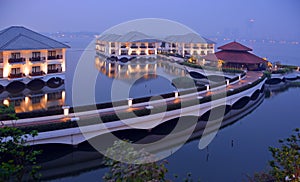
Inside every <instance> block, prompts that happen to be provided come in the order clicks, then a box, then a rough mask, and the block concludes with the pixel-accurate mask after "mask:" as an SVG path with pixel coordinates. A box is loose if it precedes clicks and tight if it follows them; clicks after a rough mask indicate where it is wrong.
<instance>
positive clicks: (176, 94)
mask: <svg viewBox="0 0 300 182" xmlns="http://www.w3.org/2000/svg"><path fill="white" fill-rule="evenodd" d="M174 97H175V99H177V98H178V97H179V93H178V91H174Z"/></svg>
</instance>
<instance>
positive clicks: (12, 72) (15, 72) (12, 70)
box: [11, 68, 21, 74]
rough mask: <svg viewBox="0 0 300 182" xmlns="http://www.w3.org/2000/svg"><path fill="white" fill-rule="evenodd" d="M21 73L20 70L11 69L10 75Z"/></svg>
mask: <svg viewBox="0 0 300 182" xmlns="http://www.w3.org/2000/svg"><path fill="white" fill-rule="evenodd" d="M19 73H21V69H20V68H12V69H11V74H19Z"/></svg>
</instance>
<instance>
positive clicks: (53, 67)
mask: <svg viewBox="0 0 300 182" xmlns="http://www.w3.org/2000/svg"><path fill="white" fill-rule="evenodd" d="M55 69H56V65H55V64H49V65H48V70H55Z"/></svg>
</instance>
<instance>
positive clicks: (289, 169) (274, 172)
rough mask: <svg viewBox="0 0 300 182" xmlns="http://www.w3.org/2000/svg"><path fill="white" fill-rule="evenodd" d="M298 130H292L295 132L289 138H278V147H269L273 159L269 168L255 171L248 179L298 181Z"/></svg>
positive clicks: (299, 156) (299, 165)
mask: <svg viewBox="0 0 300 182" xmlns="http://www.w3.org/2000/svg"><path fill="white" fill-rule="evenodd" d="M299 131H300V130H299V129H298V128H297V129H295V130H294V132H295V134H294V135H291V136H290V137H289V138H286V139H283V140H279V143H281V146H280V147H278V148H277V147H269V151H270V152H271V153H272V157H273V160H271V161H269V165H270V167H271V170H270V171H268V172H262V173H257V174H255V175H254V177H253V178H251V177H248V179H249V181H255V182H265V181H269V182H271V181H272V182H273V181H274V182H275V181H291V182H298V181H300V145H299V144H300V132H299Z"/></svg>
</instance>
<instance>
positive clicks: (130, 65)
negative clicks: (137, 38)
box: [95, 55, 186, 80]
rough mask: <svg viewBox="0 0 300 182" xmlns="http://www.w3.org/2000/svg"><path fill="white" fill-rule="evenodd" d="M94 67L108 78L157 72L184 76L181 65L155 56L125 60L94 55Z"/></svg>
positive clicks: (130, 77)
mask: <svg viewBox="0 0 300 182" xmlns="http://www.w3.org/2000/svg"><path fill="white" fill-rule="evenodd" d="M95 67H96V68H97V69H98V70H99V71H100V72H101V73H102V74H103V75H106V76H108V77H109V78H116V79H120V80H126V79H128V80H129V79H135V78H141V77H143V78H145V79H148V78H155V77H156V75H157V74H164V75H168V76H171V77H172V76H173V77H178V76H186V71H185V69H184V67H183V66H181V65H179V64H176V63H172V62H170V61H168V60H163V59H157V58H134V59H131V60H127V61H122V60H118V61H115V60H113V59H107V58H105V57H103V56H99V55H98V56H96V57H95Z"/></svg>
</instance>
